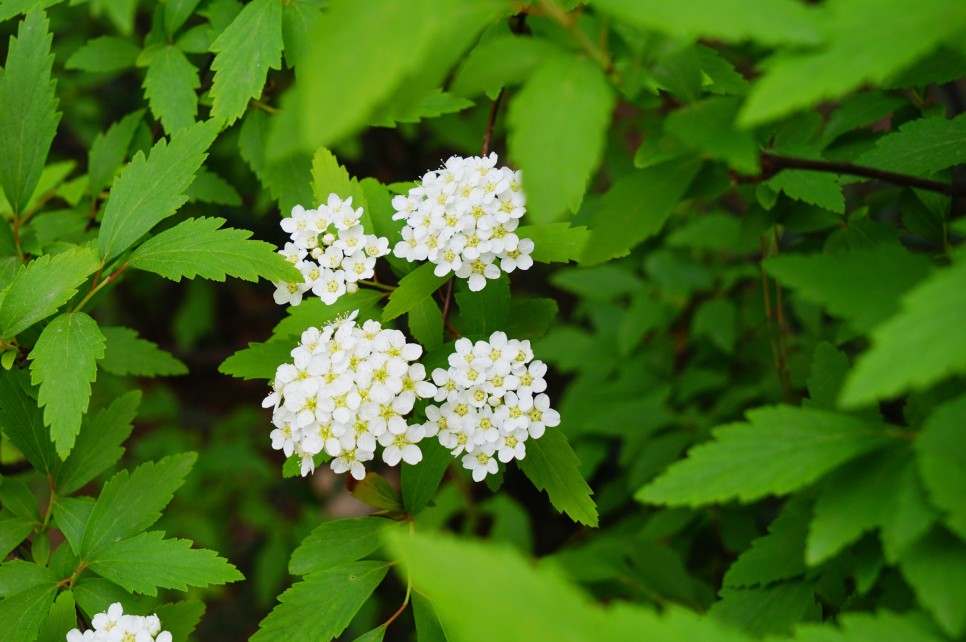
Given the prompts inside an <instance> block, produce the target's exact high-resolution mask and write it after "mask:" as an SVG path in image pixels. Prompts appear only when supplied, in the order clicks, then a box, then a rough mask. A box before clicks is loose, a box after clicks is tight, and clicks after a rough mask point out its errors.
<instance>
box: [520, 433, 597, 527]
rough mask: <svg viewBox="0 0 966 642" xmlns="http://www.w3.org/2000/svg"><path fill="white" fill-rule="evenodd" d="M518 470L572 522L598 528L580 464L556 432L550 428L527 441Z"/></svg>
mask: <svg viewBox="0 0 966 642" xmlns="http://www.w3.org/2000/svg"><path fill="white" fill-rule="evenodd" d="M519 466H520V470H522V471H523V473H524V474H525V475H526V476H527V477H528V478H529V479H530V481H531V482H533V485H534V486H536V488H537V490H545V491H547V496H548V497H549V498H550V503H551V504H553V506H554V508H556V509H557V510H559V511H560V512H562V513H567V515H569V516H570V518H571V519H572V520H574V521H575V522H580V523H581V524H586V525H587V526H597V505H596V504H594V500H593V499H591V498H590V496H591V495H593V494H594V491H592V490H591V488H590V486H588V485H587V482H586V481H584V478H583V477H582V476H581V474H580V461H579V460H578V459H577V455H575V454H574V451H573V448H571V447H570V442H568V441H567V437H566V436H565V435H564V434H563V433H562V432H560V430H559V429H556V428H550V429H548V430H547V432H546V433H545V434H544V435H543V436H542V437H541V438H540V439H530V440H528V441H527V456H526V457H525V458H523V459H522V460H520V462H519Z"/></svg>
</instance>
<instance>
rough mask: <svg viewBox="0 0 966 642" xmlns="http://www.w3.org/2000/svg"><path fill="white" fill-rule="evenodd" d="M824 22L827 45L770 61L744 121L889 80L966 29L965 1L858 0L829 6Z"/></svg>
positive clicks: (747, 123) (755, 120)
mask: <svg viewBox="0 0 966 642" xmlns="http://www.w3.org/2000/svg"><path fill="white" fill-rule="evenodd" d="M822 22H823V23H824V24H823V25H822V27H821V29H822V31H823V32H824V33H825V35H826V40H827V45H826V46H825V47H821V48H817V49H806V50H801V51H795V52H781V53H779V54H777V55H776V56H775V57H773V58H772V59H771V60H770V61H768V62H767V63H766V65H765V66H766V69H767V71H766V73H765V75H764V76H763V77H762V78H760V79H758V80H757V81H756V82H755V84H754V86H753V87H752V89H751V92H750V94H749V95H748V100H747V102H746V103H745V106H744V109H743V110H742V112H741V115H740V116H739V124H741V125H743V126H751V125H757V124H759V123H763V122H765V121H769V120H773V119H775V118H779V117H781V116H784V115H786V114H789V113H791V112H793V111H795V110H798V109H801V108H804V107H809V106H812V105H815V104H817V103H819V102H821V101H822V100H826V99H831V98H837V97H839V96H842V95H844V94H846V93H848V92H849V91H851V90H853V89H855V88H856V87H859V86H861V85H863V84H866V83H869V84H876V83H880V82H882V81H883V80H885V79H886V78H888V77H889V76H890V75H891V74H893V73H895V72H897V71H901V70H902V69H904V68H905V67H907V66H909V65H910V64H911V63H913V62H915V61H916V60H918V59H919V58H921V57H922V56H924V55H926V54H928V53H929V52H931V51H932V50H933V49H935V48H936V46H937V45H938V44H939V43H941V42H943V41H944V40H946V39H947V38H949V37H951V36H953V34H956V33H959V32H960V31H961V30H962V29H963V27H964V26H966V6H963V5H962V4H961V3H959V2H958V1H957V0H938V1H936V2H932V3H929V4H928V5H924V6H919V5H916V4H909V3H908V2H906V1H905V0H852V1H850V2H838V3H835V4H833V5H830V6H829V7H828V9H827V10H826V11H825V12H824V15H823V18H822ZM803 78H808V82H802V79H803Z"/></svg>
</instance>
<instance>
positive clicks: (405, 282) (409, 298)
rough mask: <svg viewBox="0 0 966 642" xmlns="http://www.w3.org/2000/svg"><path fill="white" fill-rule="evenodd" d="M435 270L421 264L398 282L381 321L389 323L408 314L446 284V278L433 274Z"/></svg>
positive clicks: (431, 265)
mask: <svg viewBox="0 0 966 642" xmlns="http://www.w3.org/2000/svg"><path fill="white" fill-rule="evenodd" d="M435 268H436V266H435V265H433V264H432V263H429V262H427V263H423V264H422V265H420V266H419V267H418V268H416V269H415V270H413V271H412V272H410V273H409V274H407V275H406V276H404V277H403V278H402V279H401V280H400V281H399V287H397V288H396V289H395V290H393V292H392V294H390V295H389V302H388V303H386V307H385V309H384V310H383V311H382V320H383V321H390V320H392V319H395V318H396V317H398V316H400V315H402V314H405V313H406V312H409V311H410V310H412V309H413V308H414V307H416V305H417V304H419V303H421V302H422V301H423V300H424V299H427V298H429V297H431V296H432V295H433V292H435V291H436V290H438V289H439V288H440V287H441V286H442V285H443V284H444V283H446V279H447V277H445V276H436V275H435V274H434V273H433V270H434V269H435Z"/></svg>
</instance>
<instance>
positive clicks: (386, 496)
mask: <svg viewBox="0 0 966 642" xmlns="http://www.w3.org/2000/svg"><path fill="white" fill-rule="evenodd" d="M352 496H353V497H355V498H356V499H358V500H359V501H360V502H362V503H364V504H368V505H369V506H372V507H373V508H376V509H379V510H385V511H389V512H391V513H402V512H403V505H402V498H400V497H399V493H397V492H396V489H395V488H393V487H392V485H391V484H390V483H389V482H387V481H386V478H385V477H383V476H382V475H380V474H379V473H368V474H367V475H366V476H365V479H363V480H362V481H360V482H359V483H357V484H356V485H355V487H354V488H353V489H352Z"/></svg>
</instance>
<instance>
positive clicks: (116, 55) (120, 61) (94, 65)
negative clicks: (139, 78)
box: [64, 36, 141, 73]
mask: <svg viewBox="0 0 966 642" xmlns="http://www.w3.org/2000/svg"><path fill="white" fill-rule="evenodd" d="M139 53H141V50H140V49H139V48H138V46H137V45H136V44H134V43H133V42H131V41H130V40H128V39H127V38H120V37H118V36H101V37H100V38H93V39H91V40H88V41H87V43H85V44H84V46H83V47H81V48H80V49H78V50H77V51H75V52H74V53H73V54H71V56H70V58H68V59H67V62H66V63H65V64H64V67H66V68H67V69H79V70H81V71H90V72H94V73H99V72H105V71H120V70H122V69H129V68H133V67H134V62H135V61H136V60H137V58H138V54H139Z"/></svg>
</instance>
